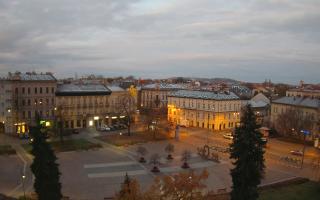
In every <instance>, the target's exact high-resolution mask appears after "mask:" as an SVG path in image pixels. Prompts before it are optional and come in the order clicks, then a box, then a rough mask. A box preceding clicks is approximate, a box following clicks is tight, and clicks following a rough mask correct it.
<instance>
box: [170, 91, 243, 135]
mask: <svg viewBox="0 0 320 200" xmlns="http://www.w3.org/2000/svg"><path fill="white" fill-rule="evenodd" d="M240 110H241V100H240V99H239V97H238V96H237V95H235V94H234V93H232V92H212V91H193V90H179V91H176V92H173V93H171V94H169V95H168V120H169V121H170V122H172V123H174V124H177V125H181V126H186V127H200V128H206V129H210V130H226V129H233V128H235V127H236V125H237V124H238V123H239V122H240Z"/></svg>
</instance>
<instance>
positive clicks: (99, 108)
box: [56, 83, 111, 129]
mask: <svg viewBox="0 0 320 200" xmlns="http://www.w3.org/2000/svg"><path fill="white" fill-rule="evenodd" d="M110 94H111V91H110V90H109V89H108V88H107V87H105V86H104V85H102V84H74V83H68V84H59V85H58V87H57V92H56V101H57V104H56V110H57V111H56V116H57V120H58V121H60V122H61V123H63V127H64V128H66V129H73V128H87V127H96V128H97V127H99V126H101V125H103V124H107V123H108V119H107V118H108V115H109V97H110Z"/></svg>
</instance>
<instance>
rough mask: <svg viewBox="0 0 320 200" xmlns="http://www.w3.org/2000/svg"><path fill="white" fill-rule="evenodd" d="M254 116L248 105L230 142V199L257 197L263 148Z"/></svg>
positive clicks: (262, 162) (262, 163)
mask: <svg viewBox="0 0 320 200" xmlns="http://www.w3.org/2000/svg"><path fill="white" fill-rule="evenodd" d="M258 128H259V127H258V125H257V124H256V118H255V115H254V113H253V111H252V108H251V106H250V105H248V106H246V108H245V109H244V110H243V116H242V117H241V123H240V127H237V128H236V130H235V134H234V139H233V143H232V144H231V153H230V158H231V159H234V162H233V165H234V166H235V167H234V168H233V169H231V176H232V182H233V186H232V192H231V199H232V200H255V199H258V196H259V194H258V185H259V184H260V182H261V179H262V177H263V175H264V168H265V165H264V150H263V142H262V140H261V139H262V134H261V133H260V132H259V131H258Z"/></svg>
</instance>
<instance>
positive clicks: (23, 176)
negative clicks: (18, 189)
mask: <svg viewBox="0 0 320 200" xmlns="http://www.w3.org/2000/svg"><path fill="white" fill-rule="evenodd" d="M25 179H26V176H25V175H22V189H23V197H24V200H26V199H27V198H26V191H25V187H24V180H25Z"/></svg>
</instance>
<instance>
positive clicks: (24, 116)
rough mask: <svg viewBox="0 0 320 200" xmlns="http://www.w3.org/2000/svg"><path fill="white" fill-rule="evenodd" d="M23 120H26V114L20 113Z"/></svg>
mask: <svg viewBox="0 0 320 200" xmlns="http://www.w3.org/2000/svg"><path fill="white" fill-rule="evenodd" d="M25 118H26V112H25V111H22V119H25Z"/></svg>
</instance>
